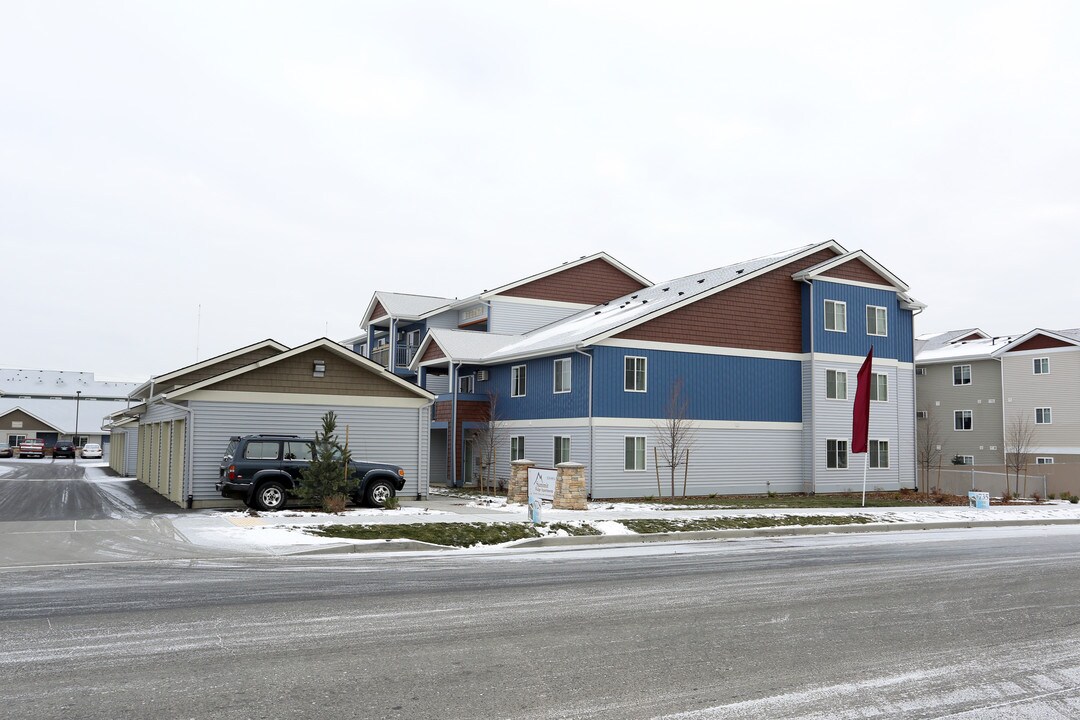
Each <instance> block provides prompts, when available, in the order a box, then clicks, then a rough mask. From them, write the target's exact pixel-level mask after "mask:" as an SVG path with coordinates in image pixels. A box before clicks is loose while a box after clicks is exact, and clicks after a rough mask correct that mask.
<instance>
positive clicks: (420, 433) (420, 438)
mask: <svg viewBox="0 0 1080 720" xmlns="http://www.w3.org/2000/svg"><path fill="white" fill-rule="evenodd" d="M434 405H435V399H434V398H432V399H431V400H429V401H428V402H427V404H425V405H424V406H423V407H421V408H420V409H419V410H417V414H418V417H419V419H418V420H417V428H416V429H417V432H416V499H417V500H423V499H424V498H423V496H422V495H421V493H420V479H421V478H422V477H423V472H422V471H421V469H420V458H422V457H423V456H424V422H425V419H424V411H425V410H429V409H430V408H432V407H433V406H434ZM430 418H431V415H430V413H429V414H428V419H427V421H426V422H427V426H428V436H429V438H430V431H431V420H430ZM430 448H431V444H430V442H429V443H428V449H429V450H430ZM426 482H427V484H428V486H429V488H430V486H431V454H430V452H429V453H428V468H427V481H426Z"/></svg>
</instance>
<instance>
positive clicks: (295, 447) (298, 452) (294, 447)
mask: <svg viewBox="0 0 1080 720" xmlns="http://www.w3.org/2000/svg"><path fill="white" fill-rule="evenodd" d="M285 459H286V460H303V461H304V462H310V461H311V443H306V442H299V441H296V440H290V441H287V442H286V443H285Z"/></svg>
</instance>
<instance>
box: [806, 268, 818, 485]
mask: <svg viewBox="0 0 1080 720" xmlns="http://www.w3.org/2000/svg"><path fill="white" fill-rule="evenodd" d="M803 282H804V283H806V284H807V285H808V286H809V287H810V494H811V495H814V494H816V493H817V434H816V423H815V422H814V420H815V415H816V404H815V402H814V400H815V398H816V396H817V393H816V392H814V388H815V383H816V382H817V363H815V362H814V333H815V331H816V330H817V328H816V327H815V325H814V283H813V282H811V281H810V280H808V279H803Z"/></svg>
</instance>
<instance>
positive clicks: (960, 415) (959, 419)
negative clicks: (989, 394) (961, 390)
mask: <svg viewBox="0 0 1080 720" xmlns="http://www.w3.org/2000/svg"><path fill="white" fill-rule="evenodd" d="M970 429H971V411H970V410H956V411H954V412H953V430H970Z"/></svg>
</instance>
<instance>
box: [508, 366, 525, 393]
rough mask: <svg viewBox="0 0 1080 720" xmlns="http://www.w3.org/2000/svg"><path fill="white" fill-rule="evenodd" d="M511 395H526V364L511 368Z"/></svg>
mask: <svg viewBox="0 0 1080 720" xmlns="http://www.w3.org/2000/svg"><path fill="white" fill-rule="evenodd" d="M510 397H525V366H524V365H515V366H514V367H512V368H510Z"/></svg>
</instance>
